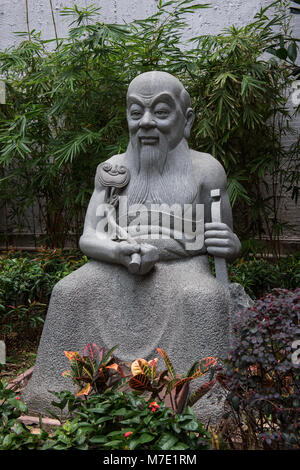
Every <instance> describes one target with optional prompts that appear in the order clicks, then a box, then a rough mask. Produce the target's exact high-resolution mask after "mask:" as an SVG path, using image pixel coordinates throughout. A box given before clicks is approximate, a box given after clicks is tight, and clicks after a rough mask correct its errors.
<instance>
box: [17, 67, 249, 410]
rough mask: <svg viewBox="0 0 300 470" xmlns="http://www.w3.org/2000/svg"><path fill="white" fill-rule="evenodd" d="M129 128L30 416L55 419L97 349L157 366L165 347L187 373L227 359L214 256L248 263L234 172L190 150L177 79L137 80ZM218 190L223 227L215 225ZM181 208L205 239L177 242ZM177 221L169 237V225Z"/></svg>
mask: <svg viewBox="0 0 300 470" xmlns="http://www.w3.org/2000/svg"><path fill="white" fill-rule="evenodd" d="M127 120H128V127H129V133H130V142H129V145H128V148H127V150H126V152H125V153H124V154H120V155H114V156H113V157H112V158H110V159H109V160H107V161H106V162H105V163H102V164H100V165H99V166H98V168H97V171H96V176H95V188H94V192H93V195H92V197H91V200H90V203H89V206H88V209H87V214H86V218H85V225H84V232H83V235H82V237H81V239H80V248H81V250H82V251H83V253H85V254H86V255H87V256H88V257H89V258H91V260H90V261H89V262H88V263H86V264H85V265H84V266H82V267H81V268H80V269H78V270H76V271H75V272H73V273H72V274H70V275H68V276H66V277H65V278H64V279H62V280H61V281H59V282H58V283H57V284H56V286H55V287H54V289H53V292H52V296H51V301H50V305H49V310H48V314H47V318H46V322H45V326H44V330H43V334H42V338H41V341H40V346H39V350H38V355H37V361H36V365H35V371H34V373H33V376H32V379H31V381H30V382H29V384H28V386H27V388H26V389H25V392H24V399H25V401H26V402H27V403H28V406H29V408H30V409H36V410H38V411H40V410H41V409H45V408H47V407H48V406H49V403H50V401H51V399H52V395H49V393H48V390H62V389H66V388H67V387H68V385H69V383H68V380H66V379H65V378H63V377H62V376H61V374H62V372H63V371H64V370H65V369H67V368H68V361H67V359H66V357H65V356H64V353H63V351H64V350H70V351H75V350H78V351H81V350H82V348H83V346H84V345H86V344H88V343H90V342H94V343H96V344H98V345H99V346H101V347H104V348H107V349H109V348H112V347H113V346H115V345H118V349H117V350H116V351H115V356H116V357H117V358H119V359H120V360H121V361H125V362H129V361H133V360H135V359H137V358H144V359H151V358H154V357H157V356H158V354H157V352H156V348H157V347H160V348H163V349H165V351H166V352H167V354H168V355H169V357H170V358H171V359H172V361H173V363H174V365H175V368H176V369H177V371H178V372H179V373H180V372H181V373H184V372H186V371H187V369H188V367H189V366H191V365H192V363H193V362H194V361H196V360H200V359H201V358H204V357H207V356H215V357H222V356H223V355H224V354H225V353H226V350H227V348H228V337H229V315H230V295H229V293H228V289H226V287H225V286H224V285H223V284H222V283H220V282H219V281H218V280H217V279H216V278H215V277H214V276H213V275H212V273H211V269H210V265H209V262H208V254H210V255H213V256H217V257H219V258H224V259H225V260H228V261H231V260H233V259H235V258H236V257H237V255H238V253H239V251H240V242H239V240H238V238H237V236H236V235H235V234H234V233H233V231H232V213H231V207H230V203H229V199H228V196H227V193H226V175H225V171H224V169H223V167H222V165H221V164H220V163H219V162H218V161H217V160H216V159H215V158H213V157H212V156H211V155H209V154H207V153H201V152H197V151H194V150H191V149H189V147H188V143H187V139H188V138H189V135H190V131H191V128H192V124H193V120H194V113H193V110H192V109H191V103H190V97H189V94H188V93H187V91H186V90H185V88H184V87H183V85H182V83H181V82H180V81H179V80H178V79H176V78H175V77H173V76H172V75H170V74H168V73H165V72H157V71H153V72H146V73H143V74H141V75H139V76H137V77H136V78H135V79H134V80H133V81H132V82H131V83H130V85H129V88H128V93H127ZM215 189H218V190H220V194H221V209H222V221H221V222H212V221H211V204H212V198H211V190H215ZM121 206H122V207H121ZM174 207H175V209H176V208H177V209H178V207H179V208H182V209H184V208H188V209H189V210H188V211H187V213H185V214H184V216H183V218H185V219H187V220H188V219H189V220H194V219H193V218H195V220H196V219H197V218H198V222H199V221H200V222H201V221H202V224H201V223H200V224H198V225H200V228H201V227H202V231H201V229H199V231H198V232H199V233H198V235H195V231H193V230H192V231H191V232H192V234H189V233H188V234H187V233H182V236H179V235H178V232H180V230H178V229H177V228H178V220H179V221H182V219H180V217H179V215H178V212H176V211H174V210H173V209H174ZM197 207H198V209H199V210H198V212H197ZM139 208H140V210H138V209H139ZM201 208H202V209H201ZM121 209H122V210H121ZM160 209H161V210H160ZM177 209H176V210H177ZM121 212H122V214H121ZM175 212H176V214H175ZM124 213H125V219H126V221H125V222H124ZM126 214H127V215H126ZM168 214H169V216H170V217H169V218H167V219H168V220H169V222H170V223H169V226H168V227H167V226H166V224H163V223H161V219H162V218H163V217H166V215H168ZM197 214H198V215H197ZM121 219H122V220H121ZM189 220H188V221H189ZM104 221H105V223H104ZM196 222H197V220H196ZM126 233H127V234H128V237H126ZM149 234H150V235H149ZM193 234H194V238H195V239H192V235H193ZM147 235H148V236H147ZM162 367H163V365H162V364H161V368H162Z"/></svg>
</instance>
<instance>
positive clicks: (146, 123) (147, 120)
mask: <svg viewBox="0 0 300 470" xmlns="http://www.w3.org/2000/svg"><path fill="white" fill-rule="evenodd" d="M155 126H156V124H155V121H154V120H153V119H152V115H151V113H150V112H149V111H145V113H144V115H143V117H142V119H141V120H140V127H144V128H145V129H150V128H151V127H155Z"/></svg>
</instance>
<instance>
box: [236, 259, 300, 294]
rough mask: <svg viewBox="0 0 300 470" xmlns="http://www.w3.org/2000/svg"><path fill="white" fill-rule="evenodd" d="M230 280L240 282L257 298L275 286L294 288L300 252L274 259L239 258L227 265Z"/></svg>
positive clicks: (298, 280)
mask: <svg viewBox="0 0 300 470" xmlns="http://www.w3.org/2000/svg"><path fill="white" fill-rule="evenodd" d="M229 274H230V280H231V282H238V283H239V284H241V285H242V286H243V287H244V288H245V290H246V292H247V293H248V294H249V295H250V296H251V297H252V298H259V297H261V296H262V295H264V294H266V293H267V292H270V291H271V290H272V289H274V288H276V287H280V288H282V289H295V288H296V287H298V286H299V285H300V254H299V253H298V254H297V253H295V254H294V255H288V256H287V257H282V258H279V259H278V260H276V262H275V261H274V260H270V259H269V258H267V257H266V258H253V259H251V258H250V259H249V258H248V259H243V258H241V259H239V260H237V261H236V262H235V263H234V264H232V265H230V266H229Z"/></svg>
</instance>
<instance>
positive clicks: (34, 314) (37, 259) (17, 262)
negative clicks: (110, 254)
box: [0, 250, 86, 348]
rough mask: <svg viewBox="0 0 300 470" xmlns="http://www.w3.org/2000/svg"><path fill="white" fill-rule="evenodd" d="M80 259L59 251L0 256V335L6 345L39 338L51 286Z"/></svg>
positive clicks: (81, 259) (84, 259)
mask: <svg viewBox="0 0 300 470" xmlns="http://www.w3.org/2000/svg"><path fill="white" fill-rule="evenodd" d="M84 262H86V258H85V257H79V256H78V255H77V256H76V254H75V253H74V252H73V253H68V252H65V253H64V254H63V253H62V252H61V251H60V250H40V251H39V252H37V253H34V254H31V255H30V254H28V253H23V254H22V253H18V252H17V253H16V252H14V251H11V252H7V253H5V254H3V255H2V256H0V327H1V328H0V332H1V333H0V338H1V339H5V341H6V342H7V345H8V348H10V346H11V345H14V347H15V346H16V343H18V342H19V341H21V342H23V341H25V340H26V339H31V340H32V341H33V342H34V338H36V337H37V338H38V337H39V334H40V332H41V327H42V325H43V322H44V319H45V315H46V311H47V306H48V303H49V298H50V294H51V291H52V289H53V287H54V285H55V284H56V283H57V282H58V281H59V280H60V279H62V278H63V277H64V276H66V275H67V274H70V273H71V272H72V271H73V270H74V269H77V268H78V267H80V266H81V265H82V264H83V263H84Z"/></svg>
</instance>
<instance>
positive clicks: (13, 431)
mask: <svg viewBox="0 0 300 470" xmlns="http://www.w3.org/2000/svg"><path fill="white" fill-rule="evenodd" d="M54 395H55V396H56V401H53V402H52V405H53V406H54V407H56V408H57V409H59V410H61V411H62V410H64V409H65V408H67V409H68V412H69V414H68V419H67V420H66V419H64V421H63V422H61V424H62V426H61V427H59V428H57V429H56V430H55V431H53V432H52V433H50V432H47V431H46V430H45V429H43V425H42V422H41V421H40V433H39V434H32V433H31V432H30V428H29V427H26V426H25V425H24V424H23V423H21V422H20V421H18V418H19V417H20V416H21V414H22V413H27V412H28V410H27V407H26V405H25V404H24V403H23V402H22V401H21V400H20V399H19V397H18V396H17V395H16V393H15V392H13V391H12V390H9V389H8V388H7V386H6V385H5V384H4V383H3V382H1V381H0V450H34V449H35V450H49V449H53V450H71V449H77V450H101V449H102V450H118V449H121V450H122V449H127V450H134V449H137V450H187V449H191V450H205V449H209V448H210V447H211V436H210V433H209V432H207V431H206V430H205V428H204V426H203V425H202V424H201V423H200V422H198V421H197V420H196V419H195V415H194V413H193V411H192V410H191V408H187V409H186V410H185V411H184V413H182V414H180V415H174V414H172V412H171V410H170V409H169V408H167V407H166V406H165V404H164V403H163V402H160V403H157V402H151V403H150V402H149V401H146V400H145V399H143V398H141V397H140V396H139V394H138V393H137V392H130V393H119V392H112V391H111V390H106V391H105V392H104V393H103V394H101V395H99V394H94V395H91V396H89V397H87V398H86V399H84V400H83V399H80V398H78V397H76V396H75V395H74V394H72V393H71V392H68V391H62V392H55V393H54ZM52 415H53V416H55V418H57V419H59V420H61V418H60V417H59V416H57V415H56V414H54V413H53V412H52Z"/></svg>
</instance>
